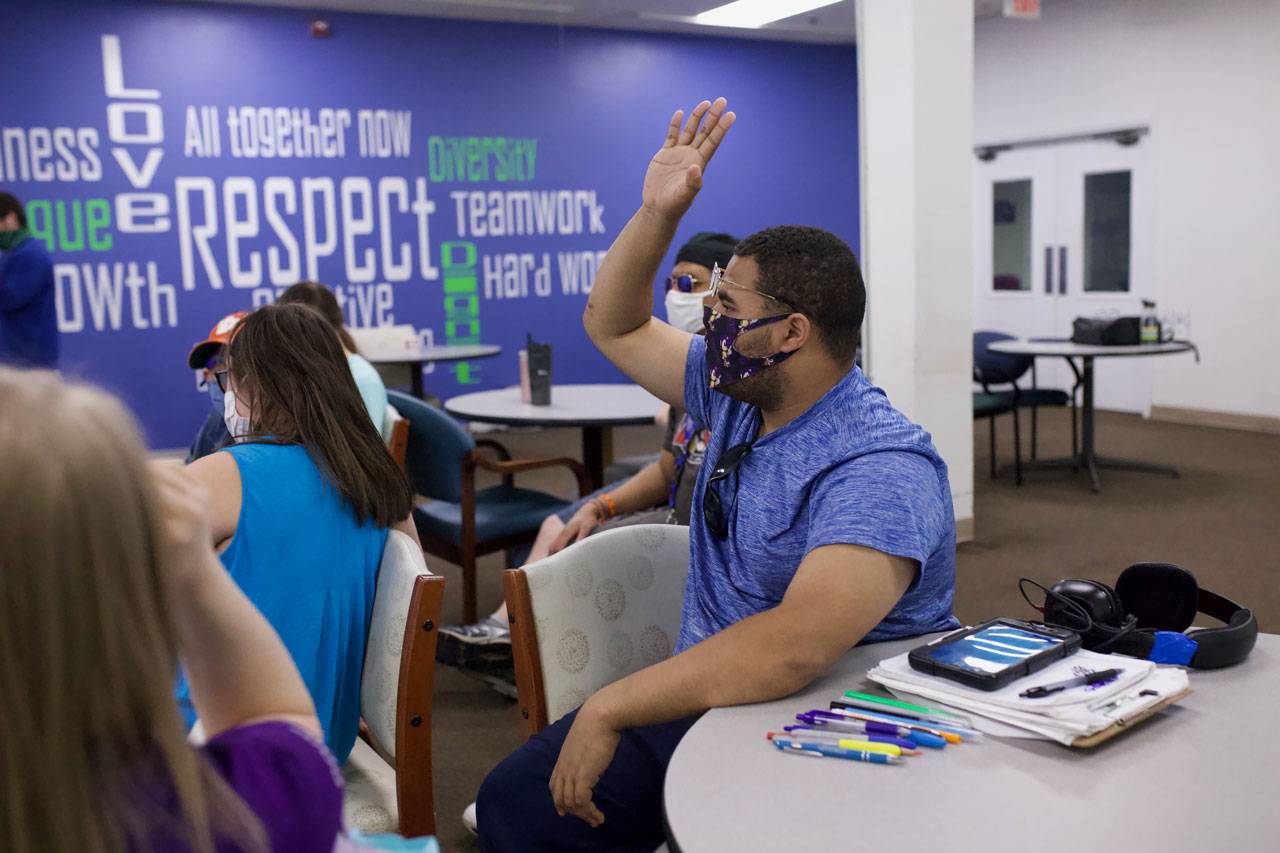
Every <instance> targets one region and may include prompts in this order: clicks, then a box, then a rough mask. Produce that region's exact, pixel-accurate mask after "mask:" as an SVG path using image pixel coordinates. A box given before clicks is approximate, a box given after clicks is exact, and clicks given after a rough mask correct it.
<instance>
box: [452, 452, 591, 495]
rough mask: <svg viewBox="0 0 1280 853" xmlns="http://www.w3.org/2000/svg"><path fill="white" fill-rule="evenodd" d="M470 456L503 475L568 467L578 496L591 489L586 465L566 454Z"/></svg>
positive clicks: (477, 464) (482, 466) (481, 464)
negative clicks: (496, 457) (503, 457)
mask: <svg viewBox="0 0 1280 853" xmlns="http://www.w3.org/2000/svg"><path fill="white" fill-rule="evenodd" d="M472 458H473V459H474V460H475V465H476V466H477V467H479V468H483V469H485V470H486V471H492V472H494V473H495V474H502V475H503V476H504V477H506V476H510V475H511V474H518V473H520V472H522V471H536V470H538V469H540V468H568V469H569V470H570V471H572V472H573V475H574V476H575V477H577V479H578V496H579V497H581V496H582V495H585V494H588V493H589V492H590V491H591V478H590V475H589V474H587V467H586V466H585V465H583V464H582V463H581V462H579V461H578V460H577V459H570V458H568V457H567V456H544V457H539V458H536V459H515V460H510V461H503V462H491V461H490V460H488V459H485V458H484V457H483V456H481V455H480V454H478V453H473V454H472Z"/></svg>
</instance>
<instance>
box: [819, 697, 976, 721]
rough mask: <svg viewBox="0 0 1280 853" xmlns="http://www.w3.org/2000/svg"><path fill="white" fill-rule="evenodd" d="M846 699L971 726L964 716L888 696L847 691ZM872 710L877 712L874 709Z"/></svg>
mask: <svg viewBox="0 0 1280 853" xmlns="http://www.w3.org/2000/svg"><path fill="white" fill-rule="evenodd" d="M844 695H845V698H846V699H851V700H853V701H854V702H855V703H859V704H862V705H864V707H865V706H866V705H872V706H877V705H878V706H881V707H889V708H897V709H899V710H901V711H908V712H910V713H911V714H915V715H921V716H926V717H935V718H936V717H945V718H946V719H949V720H952V721H954V723H955V725H958V726H962V727H965V728H967V727H968V726H969V718H968V717H966V716H964V715H962V714H956V713H952V712H951V711H944V710H942V709H941V708H925V707H924V706H922V705H912V704H910V703H909V702H899V701H898V700H897V699H890V698H888V697H887V696H873V695H871V694H870V693H858V692H856V691H854V690H846V691H845V692H844ZM870 710H875V709H874V707H873V708H871V709H870Z"/></svg>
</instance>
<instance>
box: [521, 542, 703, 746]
mask: <svg viewBox="0 0 1280 853" xmlns="http://www.w3.org/2000/svg"><path fill="white" fill-rule="evenodd" d="M688 574H689V528H687V527H682V526H678V525H674V524H641V525H634V526H630V527H619V528H616V529H613V530H606V531H604V532H603V533H598V534H596V535H595V536H590V537H588V538H586V539H584V540H582V541H581V542H578V543H577V544H575V545H572V546H570V547H569V548H566V549H565V550H563V551H561V552H560V553H558V554H553V555H552V556H550V557H547V558H546V559H543V560H539V561H538V562H536V563H531V564H530V565H527V566H525V567H523V568H520V569H512V570H510V571H508V572H507V573H506V574H505V575H504V577H503V587H504V591H505V592H506V597H507V606H508V609H509V610H510V613H511V643H512V654H513V655H514V657H515V664H516V690H517V692H518V693H519V699H520V714H521V717H523V719H524V731H525V737H529V736H531V735H533V734H535V733H537V732H539V731H541V730H542V729H544V728H545V727H546V726H547V725H548V724H550V723H551V722H553V721H555V720H558V719H560V717H562V716H564V715H565V714H567V713H569V712H570V711H572V710H573V709H574V708H577V707H578V706H579V705H581V704H582V703H583V702H585V701H586V700H587V697H588V696H590V695H591V694H592V693H594V692H595V691H597V690H599V689H600V688H601V687H603V686H605V685H606V684H609V683H610V682H613V681H616V680H618V679H619V678H622V677H624V676H627V675H630V674H631V673H633V672H635V671H636V670H639V669H643V668H644V667H646V666H649V665H650V664H654V663H658V662H659V661H662V660H665V659H666V658H668V657H670V656H671V651H672V648H673V647H674V645H675V641H676V637H677V635H678V634H679V631H680V609H681V605H682V603H683V600H684V585H685V580H686V578H687V577H688Z"/></svg>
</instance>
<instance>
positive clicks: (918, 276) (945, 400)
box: [857, 0, 973, 538]
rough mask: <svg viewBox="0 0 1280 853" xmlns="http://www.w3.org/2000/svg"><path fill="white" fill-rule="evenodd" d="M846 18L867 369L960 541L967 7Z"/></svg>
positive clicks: (965, 420) (967, 331) (968, 141)
mask: <svg viewBox="0 0 1280 853" xmlns="http://www.w3.org/2000/svg"><path fill="white" fill-rule="evenodd" d="M857 15H858V36H857V38H858V85H859V98H858V104H859V108H860V111H861V115H860V120H859V122H858V126H859V132H860V134H861V149H862V150H861V166H862V255H863V256H862V262H863V270H864V272H865V275H866V280H867V291H868V320H867V330H866V331H867V334H866V347H865V348H864V349H865V352H866V362H867V367H868V372H869V374H870V376H871V378H872V380H873V381H874V382H875V383H876V384H878V385H880V386H881V387H882V388H884V389H885V391H886V392H887V393H888V394H889V398H890V400H892V401H893V403H894V404H895V405H896V406H897V407H898V408H899V409H901V410H902V411H903V412H905V413H906V414H907V415H908V416H909V417H911V418H912V419H913V420H915V421H916V422H917V423H919V424H921V425H923V426H924V427H925V428H926V429H927V430H929V432H930V433H932V434H933V441H934V444H935V445H936V446H937V448H938V450H939V451H940V452H941V453H942V456H943V458H944V459H945V460H946V461H947V465H948V467H949V469H950V475H951V491H952V498H953V500H954V502H955V513H956V521H957V527H958V528H959V531H960V533H961V534H962V535H966V534H971V532H972V530H973V415H972V411H973V403H972V397H971V393H972V391H971V389H972V361H973V345H972V335H973V318H972V301H973V295H972V274H973V264H972V254H973V250H972V243H973V238H972V216H973V211H972V202H971V195H972V183H971V182H972V165H971V158H972V157H973V154H972V146H973V3H972V2H965V0H858V3H857ZM966 538H967V537H966Z"/></svg>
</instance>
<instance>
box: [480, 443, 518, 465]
mask: <svg viewBox="0 0 1280 853" xmlns="http://www.w3.org/2000/svg"><path fill="white" fill-rule="evenodd" d="M476 447H487V448H489V449H490V450H492V451H493V452H494V453H497V454H498V458H499V459H501V460H502V461H503V462H509V461H511V451H510V450H507V448H505V447H503V446H502V445H501V444H499V443H498V442H496V441H494V440H493V439H491V438H477V439H476Z"/></svg>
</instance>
